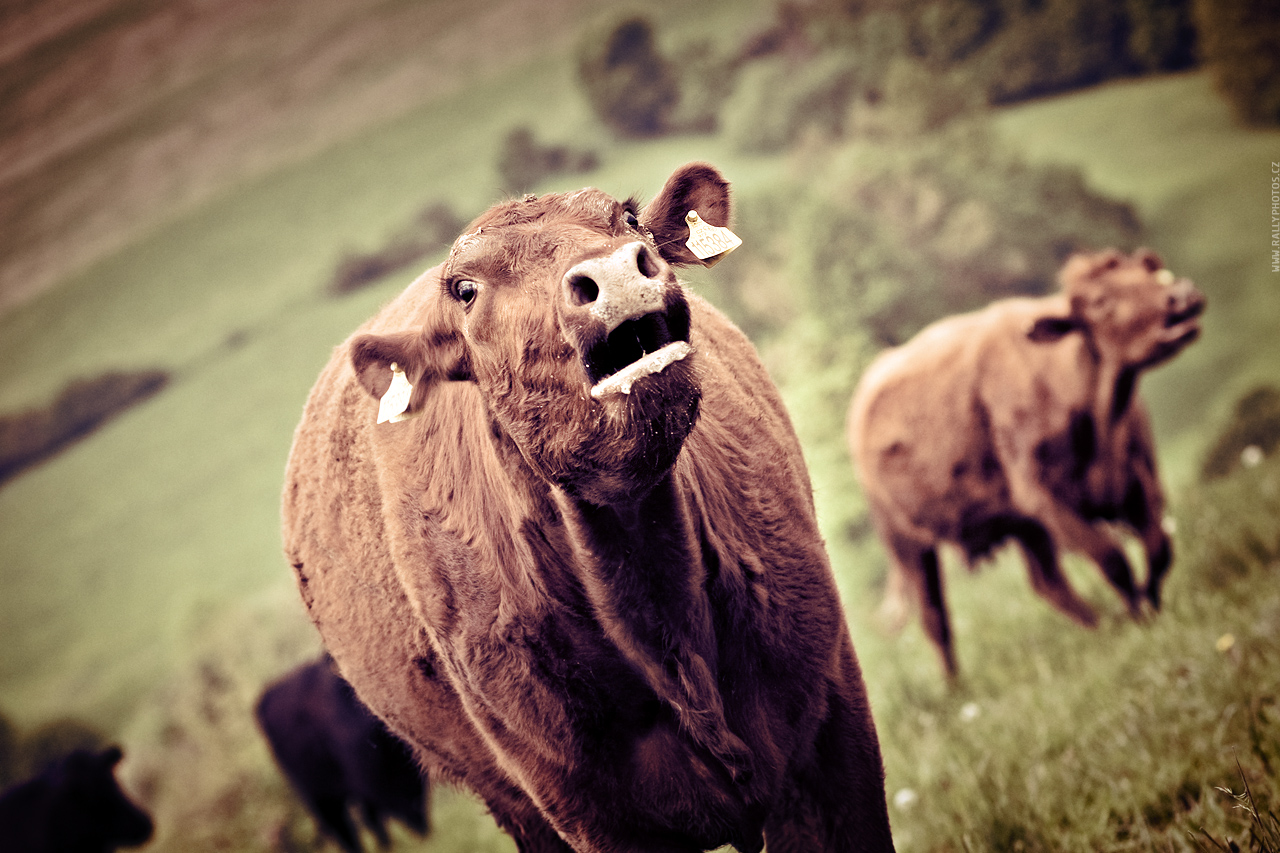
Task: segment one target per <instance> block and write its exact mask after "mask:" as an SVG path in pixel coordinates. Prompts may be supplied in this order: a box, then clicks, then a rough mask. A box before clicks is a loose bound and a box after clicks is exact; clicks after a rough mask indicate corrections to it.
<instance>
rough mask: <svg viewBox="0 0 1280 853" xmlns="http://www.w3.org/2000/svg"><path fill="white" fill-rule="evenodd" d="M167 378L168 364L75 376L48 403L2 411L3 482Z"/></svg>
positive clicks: (157, 387)
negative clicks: (165, 368) (5, 413)
mask: <svg viewBox="0 0 1280 853" xmlns="http://www.w3.org/2000/svg"><path fill="white" fill-rule="evenodd" d="M168 381H169V374H168V373H166V372H165V371H163V370H141V371H136V372H132V373H124V372H111V373H105V374H103V375H102V376H98V377H95V378H93V379H78V380H76V381H74V382H72V383H71V384H69V385H68V386H67V387H66V388H64V389H63V390H62V393H61V394H59V395H58V398H57V399H56V400H54V401H53V402H52V403H50V404H49V405H48V406H45V407H44V408H38V409H30V410H28V411H26V412H22V413H20V414H17V415H8V416H0V483H3V482H4V481H5V480H7V479H9V478H10V477H13V476H15V475H17V474H18V473H19V472H21V471H23V470H25V469H27V468H29V467H31V466H32V465H35V464H36V463H38V462H42V461H44V460H45V459H48V458H49V457H50V456H53V455H54V454H56V453H58V452H59V451H61V450H62V449H63V448H65V447H66V446H67V445H69V444H71V443H72V442H75V441H77V440H79V439H81V438H83V437H85V436H86V435H88V434H89V433H91V432H93V431H94V430H95V429H97V428H98V427H100V426H102V425H103V424H104V423H106V422H107V421H109V420H111V419H112V418H114V417H115V416H117V415H119V414H121V413H122V412H124V411H125V410H127V409H128V408H130V407H131V406H134V405H137V404H138V403H141V402H142V401H143V400H145V399H147V398H148V397H150V396H152V395H153V394H156V393H157V392H159V391H160V390H161V389H162V388H164V386H165V385H166V384H167V383H168Z"/></svg>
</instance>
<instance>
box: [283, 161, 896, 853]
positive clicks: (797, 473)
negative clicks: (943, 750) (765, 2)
mask: <svg viewBox="0 0 1280 853" xmlns="http://www.w3.org/2000/svg"><path fill="white" fill-rule="evenodd" d="M692 210H696V211H697V212H698V214H699V215H700V217H701V218H702V219H703V220H705V221H706V222H708V223H711V224H716V225H720V224H723V223H724V222H726V220H727V219H728V213H729V195H728V185H727V184H726V183H725V182H724V180H723V179H722V178H721V177H720V175H719V173H718V172H716V171H715V170H714V169H712V168H711V167H709V166H706V165H702V164H693V165H689V166H685V167H683V168H681V169H680V170H678V171H677V172H676V173H675V174H674V175H672V176H671V178H670V179H669V180H668V181H667V183H666V185H665V186H664V188H663V189H662V191H661V193H660V194H659V195H658V197H657V198H656V199H655V200H654V201H653V202H651V203H650V204H649V205H648V206H647V207H645V208H644V209H643V210H640V209H639V208H638V207H637V206H636V205H635V204H634V203H633V202H630V201H628V202H619V201H616V200H614V199H613V198H611V197H609V196H608V195H606V194H604V193H602V192H600V191H598V190H594V189H586V190H582V191H580V192H575V193H572V194H563V195H561V194H556V195H546V196H542V197H540V198H534V197H528V198H525V199H524V200H520V201H511V202H506V203H503V204H499V205H497V206H495V207H494V208H492V209H491V210H489V211H488V212H487V213H485V214H483V215H482V216H481V217H480V218H479V219H478V220H476V221H475V222H474V223H473V224H472V225H471V226H470V228H469V230H468V232H467V233H466V234H465V235H463V236H462V237H460V238H459V239H458V241H457V242H456V243H455V244H454V246H453V248H452V250H451V252H450V255H449V258H448V260H447V261H446V262H445V263H444V264H443V265H442V266H440V267H437V268H435V269H432V270H429V271H427V272H426V273H424V274H423V275H422V276H421V277H420V278H419V279H418V280H417V281H415V282H414V283H413V284H411V285H410V286H409V288H408V289H407V290H406V291H405V292H404V293H403V294H401V296H400V297H399V298H397V299H396V300H394V301H393V302H391V303H390V304H389V305H388V306H387V307H386V308H384V309H383V310H382V311H381V312H380V313H379V314H378V315H377V316H376V317H374V318H373V319H372V320H371V321H370V322H368V323H367V324H365V325H364V326H363V327H362V328H361V329H360V331H359V333H358V334H356V335H355V336H354V337H352V338H351V339H350V340H349V341H348V342H347V343H346V344H344V345H343V346H341V347H340V348H339V349H338V350H337V352H336V353H335V355H334V357H333V360H332V361H331V362H330V363H329V365H328V367H327V368H325V370H324V372H323V373H322V375H321V377H320V379H319V381H318V383H317V384H316V386H315V388H314V389H313V391H312V394H311V397H310V400H309V401H308V403H307V406H306V410H305V412H304V415H303V420H302V423H301V425H300V426H299V428H298V432H297V435H296V437H295V440H294V447H293V451H292V454H291V457H290V460H289V465H288V470H287V474H286V485H285V495H284V534H285V548H286V552H287V554H288V557H289V560H290V562H291V563H292V565H293V567H294V570H295V572H296V577H297V582H298V585H299V589H300V592H301V594H302V597H303V600H304V601H305V603H306V606H307V608H308V610H309V612H310V614H311V617H312V619H313V620H314V622H315V624H316V626H317V627H318V629H319V631H320V633H321V635H322V637H323V639H324V642H325V645H326V646H327V648H328V649H329V650H330V652H331V653H332V655H333V657H334V659H335V660H336V661H337V662H338V664H339V666H340V668H341V670H342V674H343V676H344V677H345V678H346V679H347V680H348V681H349V682H350V683H351V684H352V685H353V686H354V687H355V689H356V691H357V693H358V694H359V696H360V698H361V700H363V701H364V703H365V704H366V705H368V706H369V707H370V708H371V709H373V710H374V711H375V712H376V713H377V714H378V715H379V716H381V717H382V718H383V719H384V720H385V721H386V722H387V723H388V724H389V725H390V727H391V728H392V729H393V730H394V731H395V732H396V733H397V734H398V735H399V736H400V737H402V738H403V739H404V740H405V741H407V742H408V743H410V744H412V745H413V746H414V747H415V748H416V749H417V750H418V752H419V758H420V759H421V761H422V762H423V764H424V765H425V766H429V767H432V768H434V769H435V770H436V771H437V772H439V773H440V774H442V775H443V776H445V777H446V778H452V779H453V780H455V781H458V782H460V783H462V784H463V785H466V786H468V787H470V788H471V789H473V790H474V791H476V792H477V793H478V794H479V795H480V796H481V797H482V798H483V799H484V801H485V802H486V803H487V804H488V806H489V808H490V810H491V812H492V813H493V815H494V817H495V818H496V819H497V821H498V823H499V824H500V825H501V826H502V827H503V828H504V829H506V830H507V831H508V832H509V833H510V834H511V835H512V836H513V837H514V838H515V839H516V843H517V846H518V847H519V848H520V849H521V850H524V851H553V850H555V851H564V850H577V851H631V850H634V851H640V850H644V851H672V852H673V853H674V851H695V850H704V849H709V848H714V847H716V846H718V845H724V844H731V845H733V846H735V847H737V848H738V849H739V850H743V851H759V850H760V849H761V846H762V844H763V843H764V841H765V839H767V840H768V844H769V849H770V850H771V851H774V853H782V851H800V850H855V849H857V850H890V849H892V840H891V838H890V832H889V822H888V816H887V811H886V808H885V799H884V776H883V769H882V765H881V760H880V750H879V744H878V741H877V740H876V733H875V728H874V726H873V723H872V719H871V712H870V709H869V708H868V705H867V697H866V692H865V689H864V685H863V682H862V675H861V672H860V670H859V667H858V662H857V659H856V657H855V655H854V650H853V646H852V644H851V641H850V638H849V633H848V629H847V626H846V625H845V622H844V618H843V614H842V612H841V608H840V604H839V601H838V599H837V596H836V590H835V585H834V581H833V577H832V573H831V568H830V565H829V563H828V560H827V556H826V553H825V550H824V547H823V543H822V540H821V538H820V536H819V532H818V526H817V523H816V520H815V516H814V507H813V499H812V492H811V487H810V484H809V479H808V474H807V471H806V469H805V466H804V461H803V458H802V456H801V452H800V447H799V445H798V443H797V440H796V437H795V434H794V433H793V431H792V428H791V425H790V422H789V420H788V418H787V416H786V414H785V412H784V410H783V406H782V401H781V399H780V398H779V395H778V393H777V390H776V389H775V387H774V386H773V384H772V382H771V381H770V379H769V377H768V375H767V374H766V372H765V370H764V368H763V366H762V365H761V363H760V361H759V359H758V358H757V356H756V353H755V351H754V350H753V349H752V347H751V345H750V343H749V342H748V341H747V339H746V338H745V337H744V336H743V335H742V333H741V332H739V331H738V330H737V329H736V328H734V326H733V325H732V324H731V323H730V322H729V321H728V320H726V319H725V318H724V317H723V316H721V315H720V314H719V313H717V312H716V311H715V310H714V309H713V308H712V307H711V306H709V305H708V304H707V303H706V302H704V301H703V300H701V299H699V298H698V297H697V296H695V295H694V294H692V293H690V292H688V291H687V290H685V288H684V287H683V286H682V285H681V284H680V282H678V281H677V279H676V276H675V273H674V272H673V270H672V265H676V264H689V263H695V262H697V259H696V258H695V256H694V255H693V254H692V253H691V252H690V251H689V250H688V249H687V248H686V247H685V240H686V237H687V236H688V231H687V229H686V226H685V217H686V214H687V213H688V212H689V211H692ZM392 365H395V368H394V369H393V368H392ZM393 376H394V377H395V378H394V384H393ZM406 380H407V381H408V382H409V383H411V386H412V390H411V391H410V390H409V388H408V387H406V386H405V384H404V383H405V381H406ZM397 388H399V389H402V391H403V396H401V397H400V399H401V400H402V401H403V402H407V405H408V410H407V412H405V413H404V414H405V415H407V416H408V417H407V419H401V417H402V416H395V417H393V418H392V419H391V420H390V421H389V422H386V423H376V422H375V421H376V420H378V413H379V411H380V408H381V407H380V406H379V399H381V398H383V397H384V396H386V397H387V398H388V399H391V398H395V397H396V396H397V395H398V394H400V393H401V392H400V391H398V390H397ZM399 408H400V406H396V407H394V408H391V409H390V410H388V411H386V412H383V414H384V415H386V416H388V417H391V416H393V415H395V411H396V410H397V409H399Z"/></svg>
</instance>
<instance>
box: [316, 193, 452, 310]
mask: <svg viewBox="0 0 1280 853" xmlns="http://www.w3.org/2000/svg"><path fill="white" fill-rule="evenodd" d="M466 224H467V223H466V222H465V221H464V220H463V219H461V218H460V217H459V216H458V215H457V214H456V213H454V212H453V209H452V208H451V207H449V205H447V204H445V203H443V202H436V203H434V204H431V205H429V206H427V207H426V208H424V209H423V211H422V212H421V213H420V214H418V217H417V219H415V220H414V222H413V224H412V225H411V226H410V227H409V228H407V229H405V230H404V231H401V232H400V233H399V234H396V235H394V236H392V237H391V239H390V240H388V241H387V243H386V245H384V246H383V247H382V248H380V249H375V250H374V251H372V252H350V253H347V254H345V255H343V257H342V258H341V260H339V261H338V266H337V268H336V269H335V270H334V272H333V278H332V279H331V280H330V281H329V287H328V290H329V292H330V293H332V294H334V295H336V296H341V295H343V294H347V293H351V292H353V291H356V290H360V289H362V288H365V287H368V286H369V285H371V284H374V283H376V282H378V281H381V280H382V279H383V278H386V277H387V276H388V275H390V274H391V273H393V272H395V271H397V270H402V269H404V268H406V267H408V266H411V265H413V264H416V263H420V262H421V261H422V260H423V259H424V258H426V257H427V256H428V255H430V254H431V253H433V252H438V251H440V250H441V249H444V248H446V247H447V246H450V245H452V244H453V241H454V239H455V238H456V237H457V236H458V234H459V233H460V232H461V231H462V229H463V228H464V227H465V226H466Z"/></svg>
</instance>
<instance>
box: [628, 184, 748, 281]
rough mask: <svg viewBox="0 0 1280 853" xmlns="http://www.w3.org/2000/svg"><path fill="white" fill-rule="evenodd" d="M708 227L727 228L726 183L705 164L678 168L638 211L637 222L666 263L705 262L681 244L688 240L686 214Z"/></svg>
mask: <svg viewBox="0 0 1280 853" xmlns="http://www.w3.org/2000/svg"><path fill="white" fill-rule="evenodd" d="M691 210H696V211H697V212H698V218H699V219H701V220H702V221H703V222H708V223H710V224H712V225H719V226H721V227H726V228H727V227H728V225H729V182H728V181H726V180H725V179H724V178H723V177H722V176H721V175H720V173H719V172H718V171H716V169H715V168H714V167H712V166H709V165H707V164H706V163H690V164H688V165H687V166H681V167H680V168H679V169H677V170H676V171H675V173H674V174H672V176H671V177H669V178H667V183H666V185H664V186H663V188H662V191H661V192H659V193H658V196H657V198H655V199H654V200H653V201H651V202H649V204H648V205H647V206H646V207H645V209H644V210H642V211H641V212H640V222H641V224H643V225H644V226H645V227H646V228H648V229H649V231H650V232H651V233H652V234H653V239H654V241H655V242H656V243H657V245H658V251H659V252H661V253H662V257H663V258H664V259H665V260H666V261H667V263H669V264H675V265H687V264H703V265H704V266H705V265H706V263H705V262H704V261H702V260H699V259H698V258H697V256H695V255H694V254H693V252H691V251H689V247H688V246H686V245H685V241H687V240H688V239H689V223H688V221H687V220H686V219H685V217H686V216H688V214H689V211H691Z"/></svg>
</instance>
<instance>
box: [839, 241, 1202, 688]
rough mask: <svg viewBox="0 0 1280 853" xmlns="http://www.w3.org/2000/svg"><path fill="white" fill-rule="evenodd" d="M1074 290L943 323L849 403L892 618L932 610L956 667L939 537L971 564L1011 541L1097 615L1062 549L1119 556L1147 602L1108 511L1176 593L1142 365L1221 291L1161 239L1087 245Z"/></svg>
mask: <svg viewBox="0 0 1280 853" xmlns="http://www.w3.org/2000/svg"><path fill="white" fill-rule="evenodd" d="M1061 278H1062V284H1063V292H1062V293H1060V294H1058V295H1054V296H1049V297H1045V298H1042V299H1010V300H1004V301H1001V302H996V303H994V304H992V305H990V306H988V307H987V308H986V309H984V310H981V311H977V312H974V313H971V314H964V315H960V316H956V317H950V318H947V319H945V320H942V321H939V322H938V323H935V324H934V325H932V326H930V327H929V328H927V329H925V330H924V331H922V332H920V334H919V335H917V336H916V337H915V338H913V339H912V340H911V341H909V342H907V343H906V344H905V345H903V346H901V347H898V348H897V349H894V350H890V351H888V352H886V353H884V354H882V355H881V356H880V357H879V358H878V359H877V360H876V361H875V362H874V363H873V364H872V365H871V367H870V368H868V370H867V372H866V374H865V375H864V376H863V378H862V381H861V382H860V384H859V387H858V390H857V392H856V393H855V395H854V398H853V402H852V404H851V406H850V409H849V429H848V438H849V446H850V450H851V452H852V455H853V459H854V462H855V465H856V467H857V469H858V473H859V476H860V478H861V480H862V484H863V487H864V489H865V491H866V494H867V498H868V501H869V503H870V506H871V511H872V515H873V518H874V519H875V523H876V527H877V529H878V530H879V533H880V535H881V538H882V539H883V540H884V542H885V545H886V547H887V548H888V550H889V553H890V556H891V558H892V570H891V574H890V595H889V597H888V598H887V599H886V611H885V612H886V615H888V616H889V617H890V619H891V620H892V621H895V622H896V623H897V624H898V625H900V624H901V622H902V621H903V619H905V602H904V600H903V599H904V598H905V597H908V596H909V597H913V598H915V599H916V600H917V601H918V602H919V604H920V606H921V611H922V613H921V615H922V619H923V621H924V625H925V629H926V632H927V633H928V635H929V637H930V638H931V640H932V641H933V642H934V644H935V645H936V646H937V648H938V651H939V653H940V654H941V656H942V663H943V666H944V668H945V669H946V671H947V673H948V675H954V674H955V672H956V661H955V654H954V651H953V649H952V639H951V628H950V624H949V620H948V617H947V612H946V604H945V602H944V600H943V591H942V577H941V573H940V566H939V563H938V554H937V545H938V544H939V543H940V542H952V543H955V544H957V545H959V546H960V547H961V548H962V549H963V550H964V552H965V554H966V556H967V557H968V558H969V559H970V560H972V559H974V558H976V557H980V556H982V555H984V554H986V553H987V552H989V551H990V550H991V549H992V548H993V547H994V546H995V545H997V544H998V543H1000V542H1001V541H1003V540H1004V539H1006V538H1013V539H1015V540H1017V541H1018V542H1019V544H1020V545H1021V546H1022V547H1023V550H1024V552H1025V553H1026V556H1027V560H1028V563H1029V569H1030V574H1031V582H1032V585H1033V587H1034V588H1035V590H1036V592H1037V593H1039V594H1040V595H1042V596H1044V597H1045V598H1046V599H1048V600H1049V601H1050V602H1051V603H1052V604H1053V605H1054V606H1056V607H1058V608H1059V609H1060V610H1062V611H1063V612H1064V613H1066V614H1067V615H1068V616H1070V617H1071V618H1073V619H1075V620H1076V621H1077V622H1079V623H1081V624H1083V625H1087V626H1092V625H1093V624H1095V622H1096V619H1097V617H1096V616H1095V615H1094V612H1093V609H1092V608H1091V607H1090V606H1089V605H1088V604H1086V603H1085V602H1084V601H1083V600H1081V599H1080V598H1079V597H1078V596H1077V595H1076V593H1075V592H1074V591H1073V590H1072V588H1071V586H1070V585H1069V584H1068V582H1067V580H1066V578H1065V577H1064V576H1063V575H1062V573H1061V571H1060V570H1059V565H1058V555H1057V548H1058V546H1059V545H1060V546H1062V547H1064V548H1067V549H1071V550H1077V551H1081V552H1083V553H1085V554H1086V555H1088V556H1089V557H1090V558H1091V559H1092V560H1093V561H1094V562H1096V563H1097V564H1098V565H1099V567H1101V568H1102V570H1103V572H1104V573H1105V575H1106V577H1107V579H1108V580H1109V581H1110V582H1111V583H1112V584H1113V585H1114V586H1115V588H1116V589H1117V590H1118V591H1119V592H1120V594H1121V595H1122V596H1123V597H1124V599H1125V601H1126V603H1127V605H1128V607H1129V609H1130V611H1131V612H1133V613H1134V614H1135V615H1136V614H1138V613H1139V611H1140V604H1141V599H1142V597H1143V596H1142V593H1141V592H1140V591H1139V590H1138V589H1137V588H1136V587H1135V585H1134V580H1133V577H1132V574H1131V573H1130V570H1129V564H1128V561H1127V560H1126V559H1125V556H1124V554H1123V552H1122V551H1121V548H1120V545H1119V544H1118V543H1117V541H1116V540H1115V539H1114V538H1113V537H1112V536H1111V535H1110V534H1109V533H1108V532H1107V531H1106V530H1105V529H1103V528H1102V527H1100V526H1099V525H1098V524H1095V522H1098V521H1116V522H1120V523H1122V524H1124V525H1127V526H1128V527H1129V528H1131V529H1132V530H1133V531H1134V532H1136V533H1137V535H1138V536H1139V537H1141V539H1142V542H1143V545H1144V547H1145V549H1146V553H1147V563H1148V572H1147V584H1146V589H1145V597H1146V598H1147V599H1148V600H1149V601H1150V602H1151V604H1152V605H1153V606H1155V607H1157V608H1158V607H1159V605H1160V584H1161V581H1162V579H1163V577H1164V574H1165V572H1166V570H1167V569H1168V567H1169V563H1170V560H1171V551H1170V544H1169V539H1168V537H1167V536H1166V535H1165V533H1164V531H1163V530H1162V528H1161V521H1162V515H1163V511H1164V498H1163V495H1162V493H1161V488H1160V481H1159V479H1158V477H1157V474H1156V463H1155V450H1154V447H1153V444H1152V438H1151V429H1150V426H1149V423H1148V418H1147V414H1146V411H1145V409H1144V408H1143V406H1142V404H1141V401H1139V400H1137V399H1136V397H1135V394H1136V383H1137V378H1138V375H1139V373H1140V372H1141V371H1142V370H1144V369H1146V368H1147V367H1151V366H1153V365H1155V364H1158V363H1160V362H1163V361H1165V360H1167V359H1168V358H1171V357H1172V356H1173V355H1174V354H1176V353H1177V352H1178V351H1179V350H1180V349H1181V348H1182V347H1183V346H1186V345H1187V344H1188V343H1190V342H1191V341H1192V340H1194V339H1195V337H1196V336H1197V335H1198V333H1199V319H1198V318H1199V314H1200V311H1201V310H1202V309H1203V306H1204V299H1203V297H1202V296H1201V295H1200V293H1199V292H1198V291H1197V290H1196V289H1195V288H1194V287H1193V286H1192V285H1191V283H1190V282H1189V281H1186V280H1185V279H1184V280H1180V281H1176V282H1171V283H1167V284H1166V283H1162V282H1161V281H1159V280H1158V279H1159V278H1165V279H1166V280H1168V279H1171V277H1170V276H1169V274H1168V273H1167V272H1161V263H1160V260H1159V258H1157V257H1156V256H1155V255H1154V254H1152V253H1150V252H1145V251H1144V252H1138V253H1135V254H1133V255H1132V256H1125V255H1122V254H1120V253H1118V252H1115V251H1107V252H1101V253H1097V254H1091V255H1076V256H1074V257H1072V258H1071V259H1070V260H1069V261H1068V262H1067V264H1066V266H1065V267H1064V268H1063V271H1062V275H1061Z"/></svg>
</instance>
